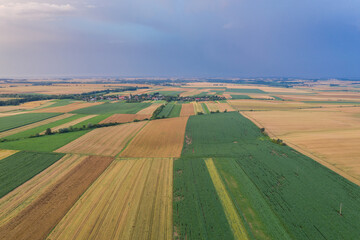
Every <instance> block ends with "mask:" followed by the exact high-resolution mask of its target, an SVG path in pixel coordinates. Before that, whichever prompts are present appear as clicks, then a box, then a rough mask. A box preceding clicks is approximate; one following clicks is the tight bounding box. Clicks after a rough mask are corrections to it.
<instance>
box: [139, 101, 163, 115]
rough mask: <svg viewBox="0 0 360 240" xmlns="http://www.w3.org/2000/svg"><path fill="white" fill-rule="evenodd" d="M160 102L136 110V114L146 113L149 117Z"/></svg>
mask: <svg viewBox="0 0 360 240" xmlns="http://www.w3.org/2000/svg"><path fill="white" fill-rule="evenodd" d="M161 105H163V104H161V103H154V104H152V105H150V106H149V107H147V108H144V109H142V110H140V111H139V112H137V113H136V114H146V115H150V117H151V116H152V114H153V112H154V111H155V110H156V109H157V108H158V107H160V106H161Z"/></svg>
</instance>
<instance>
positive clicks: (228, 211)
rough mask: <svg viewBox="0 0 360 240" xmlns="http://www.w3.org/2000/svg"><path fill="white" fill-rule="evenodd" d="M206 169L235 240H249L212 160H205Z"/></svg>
mask: <svg viewBox="0 0 360 240" xmlns="http://www.w3.org/2000/svg"><path fill="white" fill-rule="evenodd" d="M205 163H206V167H207V169H208V171H209V174H210V177H211V179H212V181H213V183H214V186H215V189H216V192H217V193H218V195H219V198H220V200H221V203H222V205H223V207H224V211H225V215H226V218H227V220H228V222H229V225H230V227H231V229H232V231H233V233H234V236H235V239H248V236H247V234H246V230H245V227H244V224H243V222H242V221H241V219H240V217H239V215H238V214H237V211H236V209H235V207H234V204H233V202H232V200H231V198H230V196H229V194H228V192H227V190H226V188H225V186H224V184H223V182H222V180H221V178H220V176H219V173H218V172H217V169H216V167H215V165H214V162H213V160H212V159H211V158H209V159H206V160H205Z"/></svg>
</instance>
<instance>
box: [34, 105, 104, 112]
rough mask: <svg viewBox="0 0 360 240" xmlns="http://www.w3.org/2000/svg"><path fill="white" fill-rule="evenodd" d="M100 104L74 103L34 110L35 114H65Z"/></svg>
mask: <svg viewBox="0 0 360 240" xmlns="http://www.w3.org/2000/svg"><path fill="white" fill-rule="evenodd" d="M100 104H102V102H97V103H88V102H74V103H70V104H67V105H64V106H58V107H51V106H50V107H49V108H42V109H39V110H35V112H59V113H67V112H72V111H75V110H78V109H82V108H87V107H92V106H96V105H100Z"/></svg>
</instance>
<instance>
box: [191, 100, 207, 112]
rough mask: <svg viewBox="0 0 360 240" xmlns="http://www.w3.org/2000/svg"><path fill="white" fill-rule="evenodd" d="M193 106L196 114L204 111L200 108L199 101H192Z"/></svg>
mask: <svg viewBox="0 0 360 240" xmlns="http://www.w3.org/2000/svg"><path fill="white" fill-rule="evenodd" d="M193 106H194V111H195V114H197V113H204V109H203V108H202V106H201V103H199V102H193Z"/></svg>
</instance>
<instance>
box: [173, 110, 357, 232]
mask: <svg viewBox="0 0 360 240" xmlns="http://www.w3.org/2000/svg"><path fill="white" fill-rule="evenodd" d="M199 122H202V123H203V124H198V123H199ZM204 123H207V124H204ZM207 129H213V130H212V131H208V130H207ZM235 129H236V130H235ZM186 136H187V139H189V140H188V141H187V143H186V144H185V145H184V150H183V156H187V157H194V158H199V157H208V156H209V155H211V156H217V157H219V158H224V157H226V156H227V158H228V159H229V160H227V161H234V164H238V166H239V168H241V169H242V170H243V171H244V172H245V174H246V175H247V176H248V178H249V179H250V181H252V182H253V183H254V185H255V186H256V188H255V189H253V191H257V190H256V189H258V191H259V193H254V195H258V196H261V197H262V198H264V200H262V202H263V203H265V202H266V203H267V204H268V205H269V207H270V208H271V209H272V211H273V212H276V216H277V217H278V222H280V223H281V225H283V227H284V228H285V229H283V230H281V229H280V230H278V232H280V233H281V232H283V233H284V232H288V233H289V234H290V236H292V237H293V238H299V239H303V238H306V236H307V237H311V238H312V239H317V238H319V237H322V236H325V237H326V238H330V237H335V238H340V239H343V238H349V239H351V238H354V237H355V236H356V235H358V234H359V230H358V229H357V228H356V227H355V225H356V222H358V221H359V217H360V216H359V215H357V214H355V212H357V211H358V210H355V209H358V208H359V206H360V205H359V203H360V202H359V199H360V198H359V196H360V189H359V188H358V186H356V185H355V184H353V183H351V182H349V181H348V180H346V179H344V178H343V177H341V176H339V175H337V174H335V173H334V172H332V171H331V170H329V169H327V168H325V167H323V166H322V165H320V164H318V163H317V162H315V161H314V160H312V159H310V158H308V157H306V156H304V155H301V154H299V153H298V152H296V151H294V150H292V149H291V148H289V147H287V146H281V145H279V144H275V143H273V142H271V141H270V139H268V138H266V137H265V136H263V135H262V134H261V132H260V130H259V129H258V128H257V127H256V126H255V125H254V124H252V123H251V122H250V121H249V120H247V119H246V118H244V117H242V116H241V115H239V114H238V113H225V114H210V115H202V116H193V117H190V119H189V122H188V125H187V130H186ZM217 157H215V159H217ZM217 161H218V160H215V165H217V164H216V163H217ZM223 161H225V160H223ZM224 164H225V163H224ZM220 173H221V171H220ZM225 174H226V173H225ZM260 176H261V177H260ZM315 179H316V180H315ZM235 183H236V182H235ZM174 186H175V181H174ZM230 189H231V188H230ZM252 194H253V193H252ZM230 196H232V194H230ZM345 202H346V204H345ZM340 203H343V204H344V206H345V205H346V206H348V210H347V211H346V212H347V214H346V215H347V217H346V220H345V219H344V218H343V217H342V216H341V215H339V213H338V210H339V204H340ZM284 206H285V207H284ZM350 209H351V210H350ZM174 211H175V210H174ZM238 211H241V209H238ZM343 211H345V210H343ZM309 214H310V215H311V216H312V217H311V218H307V217H306V216H309ZM344 214H345V213H344ZM276 216H273V217H276ZM246 219H248V218H246ZM265 220H266V219H261V221H265ZM250 224H251V222H250V223H249V225H250ZM275 224H276V222H275V223H274V224H273V223H271V225H270V226H268V227H269V228H270V229H271V231H274V230H273V229H276V228H277V227H279V224H277V225H276V226H277V227H276V226H275ZM260 225H261V224H260ZM314 226H316V228H314ZM339 226H341V228H342V229H344V231H337V230H336V229H338V227H339ZM345 229H346V230H345ZM351 236H352V237H351Z"/></svg>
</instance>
